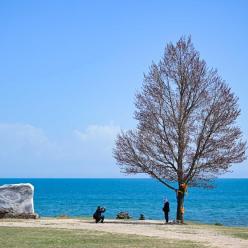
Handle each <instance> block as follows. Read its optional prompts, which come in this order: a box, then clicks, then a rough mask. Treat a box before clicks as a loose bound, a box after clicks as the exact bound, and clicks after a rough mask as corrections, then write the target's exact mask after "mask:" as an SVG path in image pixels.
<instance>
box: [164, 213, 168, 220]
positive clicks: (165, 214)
mask: <svg viewBox="0 0 248 248" xmlns="http://www.w3.org/2000/svg"><path fill="white" fill-rule="evenodd" d="M164 218H165V220H166V223H168V222H169V212H164Z"/></svg>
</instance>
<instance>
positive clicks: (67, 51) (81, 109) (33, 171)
mask: <svg viewBox="0 0 248 248" xmlns="http://www.w3.org/2000/svg"><path fill="white" fill-rule="evenodd" d="M247 11H248V1H238V0H233V1H230V0H224V1H220V0H219V1H217V0H212V1H197V0H194V1H193V0H192V1H183V0H181V1H172V0H171V1H165V0H161V1H156V0H154V1H144V0H143V1H141V0H140V1H138V0H137V1H127V0H125V1H107V0H105V1H100V0H99V1H94V0H93V1H76V0H72V1H69V0H67V1H62V0H58V1H55V0H54V1H44V0H42V1H28V0H25V1H18V0H16V1H13V0H2V1H0V58H1V59H0V167H1V173H0V174H1V175H0V177H123V175H122V174H121V173H120V172H119V168H118V166H117V165H116V164H115V161H114V160H113V158H112V147H113V144H114V139H115V137H116V134H117V133H118V132H119V130H120V129H130V128H134V127H135V121H134V120H133V111H134V104H133V101H134V94H135V92H136V91H137V90H139V89H140V87H141V84H142V79H143V73H145V72H147V71H148V67H149V65H150V64H151V62H152V61H155V62H157V61H158V60H159V59H160V58H161V56H162V54H163V52H164V47H165V45H166V43H167V42H170V41H172V42H175V41H177V40H178V39H179V38H180V36H182V35H189V34H191V36H192V40H193V43H194V44H195V47H196V49H197V50H199V51H200V53H201V56H202V58H204V59H205V60H206V61H207V63H208V65H209V67H214V68H217V69H218V70H219V73H220V75H221V76H222V77H223V78H224V79H225V80H226V81H227V83H228V84H229V85H230V86H231V88H232V89H233V91H234V92H235V94H236V95H237V96H238V97H239V98H240V101H239V103H240V107H241V109H242V115H241V117H240V118H239V120H238V122H239V125H240V126H241V128H242V130H243V132H244V137H245V138H246V139H247V138H248V125H247V122H248V63H247V58H248V48H247V44H248V14H247ZM247 165H248V162H245V163H243V164H242V165H240V166H234V167H233V171H234V172H233V174H231V175H227V176H229V177H248V166H247Z"/></svg>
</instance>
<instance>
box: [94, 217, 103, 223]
mask: <svg viewBox="0 0 248 248" xmlns="http://www.w3.org/2000/svg"><path fill="white" fill-rule="evenodd" d="M95 220H96V223H98V222H99V221H101V223H103V221H104V215H102V216H100V217H98V218H95Z"/></svg>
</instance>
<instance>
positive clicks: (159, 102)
mask: <svg viewBox="0 0 248 248" xmlns="http://www.w3.org/2000/svg"><path fill="white" fill-rule="evenodd" d="M237 102H238V98H237V97H236V96H235V95H234V94H233V93H232V92H231V89H230V87H229V86H228V85H227V84H226V83H225V81H224V80H223V79H222V78H221V77H220V76H219V75H218V73H217V71H216V70H213V69H210V68H208V67H207V65H206V62H205V61H204V60H202V59H200V56H199V53H198V52H197V51H196V50H195V48H194V46H193V44H192V42H191V38H190V37H189V38H185V37H182V38H181V39H180V40H179V41H178V42H177V43H176V44H175V45H173V44H172V43H169V44H168V45H167V46H166V49H165V53H164V56H163V58H162V59H161V60H160V62H159V63H158V64H154V63H153V64H152V66H151V67H150V70H149V73H148V74H147V75H145V76H144V83H143V87H142V90H141V92H140V93H138V94H137V95H136V102H135V106H136V111H135V119H136V120H137V121H138V125H137V129H136V130H130V131H127V132H122V133H121V134H119V135H118V137H117V140H116V147H115V148H114V157H115V159H116V161H117V163H118V164H119V165H120V167H121V169H122V171H123V172H124V173H127V174H137V173H147V174H148V175H150V176H151V177H152V178H155V179H157V180H158V181H159V182H161V183H162V184H164V185H165V186H166V187H168V188H170V189H172V190H174V191H175V192H176V194H177V220H178V221H181V222H183V217H184V195H185V191H186V189H187V186H198V187H208V186H210V185H211V183H210V182H211V179H213V178H215V177H217V176H218V175H220V174H223V173H225V172H227V171H228V169H229V168H230V166H231V165H232V164H233V163H240V162H242V161H243V160H245V158H246V156H245V150H246V142H245V141H243V140H242V133H241V130H240V128H239V127H238V126H237V124H236V119H237V117H238V116H239V114H240V109H239V106H238V103H237ZM175 183H176V185H178V187H175V186H173V185H175Z"/></svg>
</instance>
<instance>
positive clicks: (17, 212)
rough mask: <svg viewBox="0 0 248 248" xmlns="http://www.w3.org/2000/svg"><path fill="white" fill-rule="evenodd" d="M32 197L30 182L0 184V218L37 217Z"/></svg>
mask: <svg viewBox="0 0 248 248" xmlns="http://www.w3.org/2000/svg"><path fill="white" fill-rule="evenodd" d="M33 197H34V186H33V185H32V184H30V183H20V184H6V185H3V186H0V218H37V215H36V214H35V213H34V201H33Z"/></svg>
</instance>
